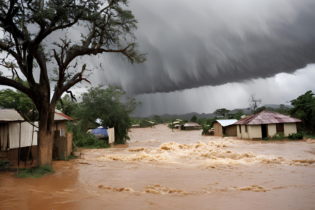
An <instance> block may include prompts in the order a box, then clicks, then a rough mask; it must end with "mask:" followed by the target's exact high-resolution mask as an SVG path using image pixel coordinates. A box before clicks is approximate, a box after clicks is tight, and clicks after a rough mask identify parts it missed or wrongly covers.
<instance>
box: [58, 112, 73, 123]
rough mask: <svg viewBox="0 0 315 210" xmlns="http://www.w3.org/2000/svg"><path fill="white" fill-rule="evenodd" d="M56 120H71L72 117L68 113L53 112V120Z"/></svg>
mask: <svg viewBox="0 0 315 210" xmlns="http://www.w3.org/2000/svg"><path fill="white" fill-rule="evenodd" d="M58 120H73V118H71V117H69V116H68V115H65V114H64V113H61V112H55V121H58Z"/></svg>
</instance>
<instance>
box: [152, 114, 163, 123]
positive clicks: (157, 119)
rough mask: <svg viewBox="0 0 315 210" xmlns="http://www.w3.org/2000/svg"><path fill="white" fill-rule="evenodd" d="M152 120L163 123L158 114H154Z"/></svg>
mask: <svg viewBox="0 0 315 210" xmlns="http://www.w3.org/2000/svg"><path fill="white" fill-rule="evenodd" d="M153 120H154V121H155V122H156V123H158V124H160V123H163V120H161V118H160V116H158V115H154V117H153Z"/></svg>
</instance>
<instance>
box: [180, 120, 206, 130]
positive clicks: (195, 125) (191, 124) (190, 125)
mask: <svg viewBox="0 0 315 210" xmlns="http://www.w3.org/2000/svg"><path fill="white" fill-rule="evenodd" d="M182 126H183V127H184V129H185V130H200V129H201V125H199V124H198V123H195V122H186V123H185V124H184V125H182Z"/></svg>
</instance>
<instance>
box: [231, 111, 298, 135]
mask: <svg viewBox="0 0 315 210" xmlns="http://www.w3.org/2000/svg"><path fill="white" fill-rule="evenodd" d="M299 122H302V121H301V120H299V119H296V118H293V117H290V116H287V115H283V114H279V113H276V112H271V111H262V112H260V113H258V114H255V115H251V116H248V117H246V118H243V119H241V120H239V121H237V122H236V123H235V125H237V137H238V138H240V139H251V140H261V139H263V138H267V137H272V136H273V135H274V134H276V133H279V132H283V133H284V134H285V136H288V135H289V134H291V133H296V132H297V127H296V123H299Z"/></svg>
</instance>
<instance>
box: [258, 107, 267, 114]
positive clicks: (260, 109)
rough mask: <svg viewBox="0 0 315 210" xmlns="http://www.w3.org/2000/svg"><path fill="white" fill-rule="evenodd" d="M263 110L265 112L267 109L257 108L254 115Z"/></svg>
mask: <svg viewBox="0 0 315 210" xmlns="http://www.w3.org/2000/svg"><path fill="white" fill-rule="evenodd" d="M264 110H267V108H266V107H265V106H262V107H259V108H257V109H256V114H258V113H260V112H262V111H264Z"/></svg>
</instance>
